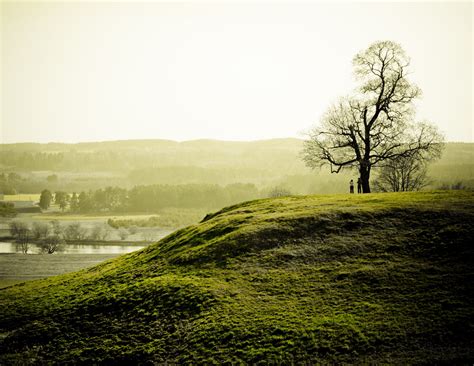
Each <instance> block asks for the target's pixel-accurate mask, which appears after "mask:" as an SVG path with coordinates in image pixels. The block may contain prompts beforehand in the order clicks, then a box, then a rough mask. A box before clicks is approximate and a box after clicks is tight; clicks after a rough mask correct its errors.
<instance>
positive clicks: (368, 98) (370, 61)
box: [302, 41, 443, 193]
mask: <svg viewBox="0 0 474 366" xmlns="http://www.w3.org/2000/svg"><path fill="white" fill-rule="evenodd" d="M409 63H410V62H409V58H408V57H407V55H406V54H405V52H404V51H403V49H402V48H401V47H400V45H398V44H397V43H394V42H391V41H383V42H376V43H374V44H372V45H371V46H370V47H369V48H368V49H367V50H365V51H363V52H361V53H359V54H358V55H356V56H355V58H354V60H353V64H354V68H355V74H356V77H357V79H358V81H359V82H360V87H359V93H358V95H356V96H355V97H348V98H342V99H340V101H339V102H338V103H336V104H335V105H333V106H332V107H330V108H329V110H328V111H327V112H326V114H325V115H324V116H323V118H322V121H321V123H320V126H319V127H317V128H315V129H313V130H312V131H311V132H310V133H309V139H308V140H307V141H305V144H304V148H303V154H302V155H303V160H304V161H305V163H306V165H307V166H309V167H311V168H315V167H318V166H319V167H320V166H323V165H329V166H330V168H331V172H333V173H339V172H340V171H341V170H343V169H346V168H356V169H357V170H358V172H359V176H360V179H361V182H362V191H363V192H364V193H370V174H371V170H372V168H375V167H380V166H382V165H383V164H384V162H386V161H387V160H394V159H397V158H409V157H411V156H414V155H416V154H419V153H420V152H427V153H428V152H430V151H432V150H436V149H438V150H439V149H440V148H441V145H442V142H443V138H442V136H441V135H440V134H439V132H438V131H437V129H436V128H435V127H434V126H433V125H430V124H428V123H421V122H414V120H413V117H414V111H413V103H412V102H413V100H414V99H415V98H417V97H418V96H419V95H420V89H419V88H418V87H417V86H415V85H414V84H412V83H410V82H409V80H408V79H407V73H408V72H407V68H408V66H409Z"/></svg>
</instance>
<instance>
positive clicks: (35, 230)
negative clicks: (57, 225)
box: [31, 222, 50, 240]
mask: <svg viewBox="0 0 474 366" xmlns="http://www.w3.org/2000/svg"><path fill="white" fill-rule="evenodd" d="M49 231H50V226H49V225H48V224H46V223H44V222H34V223H33V227H32V229H31V233H32V235H33V238H34V239H36V240H38V239H42V238H46V237H47V236H48V234H49Z"/></svg>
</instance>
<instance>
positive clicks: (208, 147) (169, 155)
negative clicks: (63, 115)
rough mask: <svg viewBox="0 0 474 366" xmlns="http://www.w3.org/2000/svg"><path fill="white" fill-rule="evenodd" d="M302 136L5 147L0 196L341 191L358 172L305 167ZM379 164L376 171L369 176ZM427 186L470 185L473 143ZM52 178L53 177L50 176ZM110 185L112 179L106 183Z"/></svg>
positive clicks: (447, 153)
mask: <svg viewBox="0 0 474 366" xmlns="http://www.w3.org/2000/svg"><path fill="white" fill-rule="evenodd" d="M302 142H303V141H302V140H299V139H274V140H263V141H252V142H231V141H210V140H207V141H205V140H200V141H186V142H175V141H165V140H148V141H110V142H97V143H80V144H3V145H1V147H2V148H1V149H0V174H1V173H3V175H1V176H0V193H2V192H3V193H4V194H15V193H40V192H41V191H42V190H43V189H44V188H47V189H48V190H50V191H51V192H56V191H64V192H80V191H85V192H86V191H89V190H92V191H96V190H98V189H101V188H104V187H107V186H109V185H111V184H112V185H114V186H117V187H121V188H124V189H128V190H130V189H131V188H132V187H134V186H136V185H186V184H198V185H219V186H222V187H225V186H227V185H230V184H237V183H243V182H245V183H251V184H254V185H255V187H257V188H258V189H259V190H260V191H265V190H270V189H272V188H273V187H283V188H284V189H287V190H289V191H290V192H292V193H293V194H315V193H340V192H346V191H347V190H348V184H349V180H350V179H356V178H357V172H356V171H351V172H345V173H343V174H331V173H330V171H329V169H327V168H324V169H321V170H318V169H316V170H310V169H309V168H307V167H305V165H304V163H303V162H302V161H301V159H300V157H299V154H300V152H301V149H302ZM376 175H377V169H374V170H373V177H372V178H373V179H375V178H376ZM428 176H429V178H430V181H431V184H430V186H429V187H428V188H429V189H438V188H442V187H445V186H452V185H453V184H458V183H459V182H461V183H462V185H463V186H465V187H467V188H471V189H472V188H474V144H473V143H447V144H446V148H445V150H444V152H443V156H442V158H441V159H440V160H439V161H436V162H435V163H433V164H432V165H430V167H429V172H428ZM52 178H54V179H52ZM111 182H113V183H111Z"/></svg>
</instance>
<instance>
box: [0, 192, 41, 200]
mask: <svg viewBox="0 0 474 366" xmlns="http://www.w3.org/2000/svg"><path fill="white" fill-rule="evenodd" d="M39 199H40V194H39V193H21V194H6V195H4V196H3V200H4V201H34V202H37V201H39Z"/></svg>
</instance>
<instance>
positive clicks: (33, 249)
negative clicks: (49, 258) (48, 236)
mask: <svg viewBox="0 0 474 366" xmlns="http://www.w3.org/2000/svg"><path fill="white" fill-rule="evenodd" d="M142 248H144V246H139V245H126V244H125V245H88V244H66V245H63V247H62V250H61V251H60V253H61V254H115V255H118V254H125V253H130V252H133V251H135V250H139V249H142ZM40 252H41V251H40V249H39V248H38V246H37V245H34V244H30V248H29V250H28V254H39V253H40ZM0 253H21V250H19V249H18V248H17V244H15V243H4V242H0ZM45 255H47V254H45Z"/></svg>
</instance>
